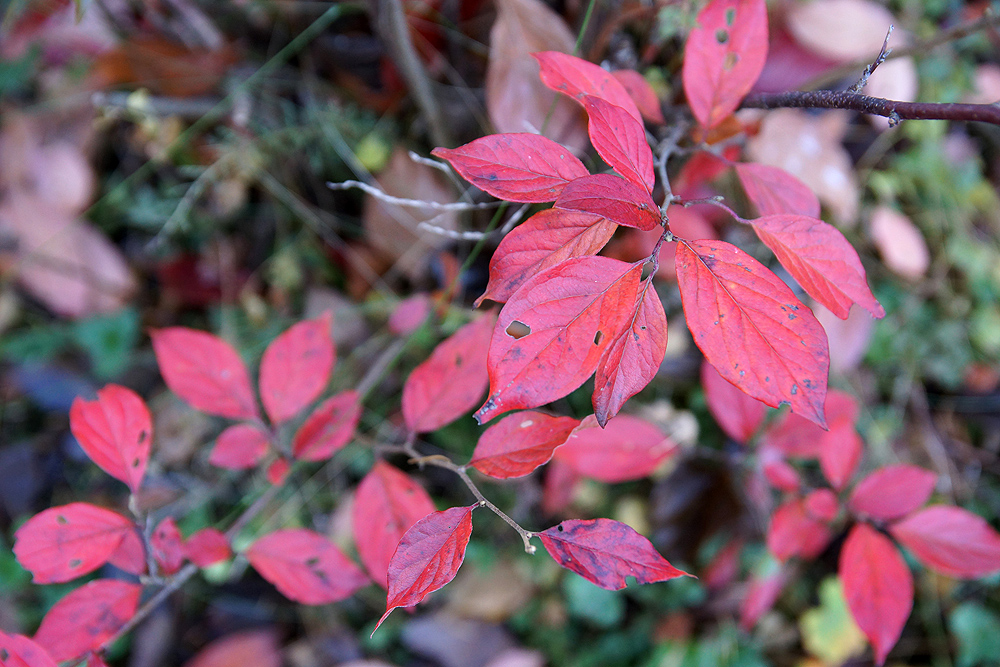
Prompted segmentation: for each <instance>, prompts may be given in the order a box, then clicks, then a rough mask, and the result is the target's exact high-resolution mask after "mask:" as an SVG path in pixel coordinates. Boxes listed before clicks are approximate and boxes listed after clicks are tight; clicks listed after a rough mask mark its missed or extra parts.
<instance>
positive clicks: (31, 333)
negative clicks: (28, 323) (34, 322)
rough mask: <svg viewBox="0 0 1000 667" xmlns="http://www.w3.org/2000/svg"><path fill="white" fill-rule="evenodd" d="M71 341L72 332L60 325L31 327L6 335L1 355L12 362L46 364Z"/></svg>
mask: <svg viewBox="0 0 1000 667" xmlns="http://www.w3.org/2000/svg"><path fill="white" fill-rule="evenodd" d="M69 339H70V331H69V330H68V329H67V328H66V327H64V326H61V325H59V324H50V325H48V326H38V327H29V328H27V329H24V330H23V331H15V332H13V333H8V334H4V338H3V340H2V341H0V355H2V356H3V357H4V358H5V359H8V360H10V361H16V362H22V363H27V362H37V363H44V362H46V361H49V360H50V359H52V357H54V356H56V355H57V354H59V353H60V352H61V351H62V350H63V349H64V348H65V347H66V346H67V345H68V344H69Z"/></svg>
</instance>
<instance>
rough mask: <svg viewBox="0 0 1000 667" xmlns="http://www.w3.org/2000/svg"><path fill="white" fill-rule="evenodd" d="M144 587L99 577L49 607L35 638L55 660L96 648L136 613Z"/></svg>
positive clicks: (72, 658)
mask: <svg viewBox="0 0 1000 667" xmlns="http://www.w3.org/2000/svg"><path fill="white" fill-rule="evenodd" d="M141 594H142V586H140V585H139V584H133V583H130V582H127V581H116V580H112V579H98V580H96V581H91V582H90V583H87V584H84V585H83V586H81V587H80V588H77V589H76V590H74V591H72V592H70V593H69V594H68V595H66V596H65V597H64V598H62V599H61V600H59V601H58V602H56V603H55V605H53V606H52V608H51V609H49V611H48V613H47V614H45V618H43V619H42V624H41V625H40V626H39V627H38V632H36V633H35V641H36V642H37V643H38V644H39V645H40V646H42V647H43V648H44V649H45V650H46V651H48V653H49V655H50V656H52V659H53V660H55V661H56V662H63V661H66V660H74V659H77V658H80V657H82V656H83V655H84V654H85V653H87V652H88V651H96V650H98V649H99V648H100V647H101V645H102V644H103V643H104V642H105V641H107V640H108V639H110V638H111V637H112V636H113V635H114V634H115V633H116V632H118V630H119V629H120V628H121V627H122V626H123V625H125V623H126V622H127V621H128V620H129V619H130V618H132V617H133V616H135V610H136V609H137V608H138V606H139V596H140V595H141Z"/></svg>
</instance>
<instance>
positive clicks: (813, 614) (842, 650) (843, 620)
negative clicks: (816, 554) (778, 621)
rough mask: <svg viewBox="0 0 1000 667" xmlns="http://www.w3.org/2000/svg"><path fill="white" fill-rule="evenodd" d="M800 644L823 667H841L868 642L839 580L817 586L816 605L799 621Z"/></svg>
mask: <svg viewBox="0 0 1000 667" xmlns="http://www.w3.org/2000/svg"><path fill="white" fill-rule="evenodd" d="M799 629H800V631H801V632H802V645H803V647H804V648H805V649H806V651H808V652H809V653H811V654H812V655H814V656H816V657H817V658H819V659H820V660H822V661H823V664H824V665H842V664H844V663H845V662H847V660H848V659H850V658H852V657H854V656H856V655H860V654H861V652H862V651H864V650H865V646H866V645H867V643H868V642H867V640H866V639H865V635H864V633H863V632H861V630H860V629H859V628H858V625H857V623H855V622H854V618H853V617H852V616H851V612H850V611H849V610H848V609H847V603H846V602H845V601H844V591H843V589H842V588H841V585H840V581H839V580H838V579H836V578H835V577H827V578H826V579H824V580H823V581H822V582H821V583H820V585H819V606H818V607H813V608H812V609H810V610H808V611H807V612H805V613H804V614H802V616H801V617H800V618H799Z"/></svg>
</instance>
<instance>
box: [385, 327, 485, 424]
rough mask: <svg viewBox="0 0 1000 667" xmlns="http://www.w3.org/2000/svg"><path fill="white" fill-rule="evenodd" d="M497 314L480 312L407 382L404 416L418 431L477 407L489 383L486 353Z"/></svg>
mask: <svg viewBox="0 0 1000 667" xmlns="http://www.w3.org/2000/svg"><path fill="white" fill-rule="evenodd" d="M495 320H496V316H495V315H494V314H493V313H484V314H482V315H479V316H478V317H476V319H474V320H473V321H471V322H469V323H468V324H466V325H465V326H463V327H462V328H460V329H459V330H458V331H456V332H455V333H454V334H452V335H451V336H450V337H448V338H447V339H445V340H444V341H443V342H441V343H440V344H439V345H438V346H437V347H436V348H434V352H432V353H431V356H430V358H429V359H427V360H426V361H424V362H423V363H422V364H420V365H419V366H417V367H416V368H415V369H413V372H412V373H410V377H408V378H407V379H406V384H405V385H403V418H404V419H405V420H406V426H407V428H409V429H410V430H411V431H413V432H414V433H426V432H429V431H436V430H437V429H439V428H441V427H442V426H445V425H447V424H450V423H451V422H453V421H455V420H456V419H458V418H459V417H461V416H462V415H464V414H465V413H466V412H468V411H469V410H471V409H472V408H474V407H476V403H478V402H479V399H480V398H482V396H483V392H484V391H485V390H486V387H487V385H488V384H489V376H488V374H487V372H486V354H487V351H488V350H489V347H490V337H491V335H492V333H493V323H494V321H495Z"/></svg>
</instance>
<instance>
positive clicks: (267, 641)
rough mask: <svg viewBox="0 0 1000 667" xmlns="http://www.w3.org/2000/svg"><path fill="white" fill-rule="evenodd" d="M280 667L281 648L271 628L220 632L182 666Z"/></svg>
mask: <svg viewBox="0 0 1000 667" xmlns="http://www.w3.org/2000/svg"><path fill="white" fill-rule="evenodd" d="M248 665H252V666H253V667H281V665H282V659H281V650H280V648H279V646H278V637H277V633H276V632H275V631H274V630H273V629H272V628H264V629H260V630H244V631H242V632H233V633H231V634H228V635H224V636H222V637H220V638H219V639H216V640H215V641H213V642H211V643H210V644H208V646H206V647H205V648H203V649H201V650H200V651H198V653H196V654H195V656H194V657H193V658H191V659H190V660H188V661H187V662H185V663H184V667H247V666H248Z"/></svg>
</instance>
